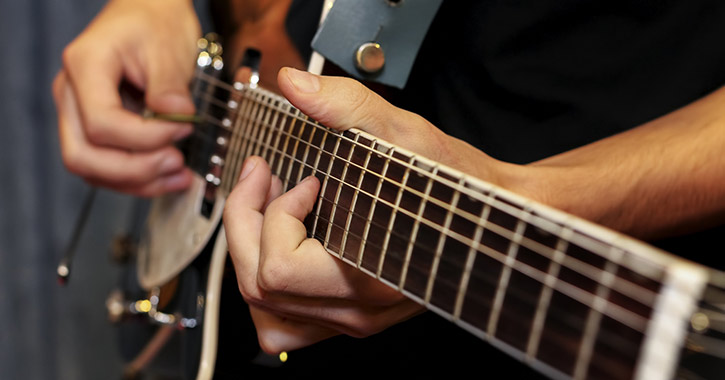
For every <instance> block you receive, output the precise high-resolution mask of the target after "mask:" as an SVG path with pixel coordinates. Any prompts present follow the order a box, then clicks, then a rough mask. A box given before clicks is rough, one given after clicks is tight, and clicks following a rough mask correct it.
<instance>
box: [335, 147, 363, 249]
mask: <svg viewBox="0 0 725 380" xmlns="http://www.w3.org/2000/svg"><path fill="white" fill-rule="evenodd" d="M359 139H360V135H359V134H356V135H355V143H357V142H358V140H359ZM355 148H356V146H355V145H352V147H351V148H350V156H349V157H348V162H346V163H345V170H344V171H343V174H342V180H341V183H344V182H345V177H346V176H347V169H348V168H349V167H350V162H352V153H353V151H354V150H355ZM369 159H370V152H368V153H367V154H366V157H365V165H366V166H367V162H368V160H369ZM364 174H365V172H364V171H362V170H361V171H360V175H359V176H358V178H357V186H356V188H354V190H353V191H354V192H353V195H352V200H351V201H350V209H349V210H348V212H347V217H346V218H345V229H343V230H342V241H341V242H340V258H341V259H343V258H344V255H345V250H346V248H347V235H348V233H349V231H350V224H351V223H352V216H353V215H354V212H353V210H355V205H356V204H357V197H358V195H359V194H360V191H359V190H360V187H361V186H362V180H363V175H364Z"/></svg>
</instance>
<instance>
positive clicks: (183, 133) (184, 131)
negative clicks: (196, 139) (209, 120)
mask: <svg viewBox="0 0 725 380" xmlns="http://www.w3.org/2000/svg"><path fill="white" fill-rule="evenodd" d="M191 131H192V126H191V125H190V124H182V125H180V126H179V130H178V131H176V133H174V137H173V138H174V141H179V140H182V139H183V138H185V137H187V136H189V135H190V134H191Z"/></svg>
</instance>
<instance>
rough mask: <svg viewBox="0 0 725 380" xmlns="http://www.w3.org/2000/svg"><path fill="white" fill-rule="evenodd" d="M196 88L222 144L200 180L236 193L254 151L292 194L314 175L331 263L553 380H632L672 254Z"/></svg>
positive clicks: (414, 159)
mask: <svg viewBox="0 0 725 380" xmlns="http://www.w3.org/2000/svg"><path fill="white" fill-rule="evenodd" d="M198 79H199V80H198V81H197V82H196V85H195V87H194V93H195V95H196V96H197V98H198V104H197V107H198V109H199V113H200V115H201V116H202V117H203V118H204V122H203V123H200V124H199V125H198V126H197V129H196V132H197V133H196V134H195V138H197V139H199V140H200V141H202V140H203V141H207V142H209V141H213V142H214V144H213V145H214V148H213V149H211V152H210V153H209V154H210V155H211V157H212V158H211V161H212V162H213V163H214V164H213V165H210V166H209V167H208V168H211V169H210V170H207V171H208V173H201V174H202V175H206V176H207V178H208V179H209V181H210V183H211V184H212V185H213V186H214V188H215V189H216V191H220V192H222V194H229V192H230V191H231V190H232V187H233V186H234V184H235V183H236V182H237V178H238V176H239V173H240V169H241V164H242V162H243V161H244V159H245V158H247V157H249V156H251V155H259V156H261V157H263V158H264V159H265V160H267V162H268V163H269V165H270V167H271V168H272V171H273V173H274V174H275V175H277V176H278V177H279V178H280V179H281V180H282V182H283V185H284V189H285V190H287V189H289V188H291V187H292V186H294V185H295V184H297V183H298V182H300V181H301V180H302V179H304V178H305V177H307V176H310V175H314V176H316V177H317V178H318V179H319V180H320V183H321V189H320V194H319V199H318V201H317V204H316V205H315V207H314V210H313V212H312V213H311V214H310V215H309V217H308V218H307V219H306V220H305V225H306V226H307V230H308V233H309V235H310V236H312V237H315V238H317V239H318V240H319V241H320V242H321V243H322V244H323V245H324V247H325V248H326V249H327V250H328V251H329V252H330V253H331V254H333V255H335V256H338V257H339V258H340V259H342V260H343V261H345V262H347V263H349V264H350V265H353V266H355V267H357V268H359V269H360V270H362V271H364V272H366V273H368V274H370V275H371V276H373V277H375V278H378V279H379V280H380V281H383V282H385V283H386V284H388V285H390V286H391V287H393V288H395V289H398V290H399V291H401V292H402V293H404V294H405V295H406V296H408V297H409V298H411V299H413V300H415V301H418V302H420V303H421V304H423V305H425V306H426V307H428V308H429V309H430V310H433V311H434V312H436V313H439V314H440V315H442V316H444V317H446V318H448V319H450V320H451V321H453V322H454V323H457V324H458V325H460V326H461V327H463V328H465V329H467V330H468V331H470V332H471V333H473V334H475V335H477V336H479V337H481V338H482V339H484V340H487V341H489V342H491V343H492V344H494V345H497V346H498V347H500V348H501V349H503V350H505V351H507V352H509V353H510V354H512V355H514V356H516V357H518V358H520V359H522V360H524V361H526V362H527V363H528V364H529V365H531V366H533V367H535V368H537V369H539V370H540V371H542V372H543V373H545V374H548V375H550V376H551V377H554V378H618V379H624V378H632V377H634V376H635V372H636V371H637V365H638V360H640V358H641V357H642V355H643V345H644V342H645V340H646V339H645V337H646V333H647V331H648V325H649V323H650V321H651V319H652V318H653V310H655V309H656V305H657V302H658V297H659V294H660V292H661V290H662V289H663V286H665V285H667V281H668V279H667V278H668V269H667V268H668V267H669V265H670V264H671V263H672V261H673V260H675V259H674V258H672V257H670V256H668V255H664V254H661V253H660V252H659V251H657V250H655V249H653V248H651V247H649V246H646V245H645V244H641V243H638V242H635V241H634V240H631V239H628V238H625V237H622V236H621V235H619V234H616V233H614V232H611V231H609V230H605V229H603V228H600V227H598V226H594V225H592V224H590V223H587V222H584V221H581V220H579V219H577V218H575V217H572V216H569V215H566V214H564V213H560V212H558V211H555V210H552V209H550V208H548V207H545V206H542V205H539V204H537V203H534V202H532V201H529V200H527V199H524V198H522V197H519V196H517V195H515V194H512V193H510V192H508V191H506V190H504V189H500V188H497V187H495V186H493V185H491V184H488V183H486V182H484V181H481V180H479V179H476V178H472V177H469V176H466V175H464V174H462V173H459V172H457V171H456V170H453V169H451V168H447V167H445V166H443V165H440V164H437V163H435V162H432V161H430V160H428V159H425V158H423V157H419V156H417V155H415V154H412V153H411V152H408V151H406V150H404V149H401V148H399V147H396V146H394V145H392V144H389V143H386V142H384V141H381V140H379V139H376V138H374V137H373V136H370V135H368V134H366V133H364V132H361V131H358V130H348V131H345V132H343V133H338V132H335V131H333V130H330V129H328V128H326V127H324V126H322V125H320V124H319V123H317V122H315V121H314V120H311V119H309V118H308V117H307V116H305V115H304V114H302V113H301V112H300V111H299V110H297V109H296V108H294V107H293V106H292V105H290V104H289V103H288V102H287V101H286V100H285V99H283V98H282V97H280V96H278V95H276V94H273V93H270V92H268V91H265V90H262V89H260V88H253V87H249V86H242V85H239V84H236V85H235V86H234V87H232V86H228V85H225V84H223V83H220V82H218V81H217V80H216V79H214V78H212V77H210V76H208V75H206V74H200V76H199V78H198ZM220 93H221V94H220ZM200 146H201V145H200ZM209 150H210V149H208V148H207V149H206V151H209ZM208 157H209V155H207V156H205V158H204V159H203V160H202V161H204V160H207V159H208ZM693 302H694V301H693ZM663 359H669V358H668V357H663Z"/></svg>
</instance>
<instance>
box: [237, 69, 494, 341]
mask: <svg viewBox="0 0 725 380" xmlns="http://www.w3.org/2000/svg"><path fill="white" fill-rule="evenodd" d="M278 82H279V87H280V89H281V90H282V92H283V94H284V95H285V96H286V97H287V98H288V99H289V100H290V102H291V103H292V104H294V105H295V106H296V107H298V108H299V109H300V110H301V111H303V112H304V113H305V114H307V115H309V116H310V117H312V118H313V119H315V120H317V121H319V122H320V123H322V124H323V125H326V126H329V127H331V128H334V129H336V130H340V131H342V130H346V129H348V128H351V127H359V128H360V129H362V130H365V131H366V132H368V133H370V134H372V135H375V136H377V137H380V138H383V139H385V140H387V141H389V142H391V143H394V144H396V145H398V146H402V147H404V148H407V149H409V150H411V151H413V152H417V153H419V154H423V155H425V156H427V157H429V158H432V159H436V160H440V161H441V162H444V163H448V164H449V165H452V166H457V167H458V168H460V169H463V170H472V169H473V168H474V167H475V168H478V170H479V171H480V170H483V169H484V165H482V164H481V163H483V162H484V161H486V164H487V165H491V164H493V162H494V160H493V159H491V158H490V157H488V156H486V155H484V154H483V153H482V152H480V151H477V150H474V149H473V148H472V147H470V146H468V145H467V144H464V143H463V142H460V141H459V140H455V139H453V138H451V137H449V136H446V135H445V134H443V133H442V132H441V131H440V130H438V129H437V128H435V127H434V126H433V125H432V124H430V123H429V122H427V121H426V120H424V119H423V118H421V117H420V116H418V115H415V114H413V113H410V112H407V111H403V110H401V109H399V108H396V107H394V106H392V105H390V104H389V103H387V102H386V101H385V100H384V99H382V98H380V97H379V96H378V95H376V94H375V93H373V92H371V91H370V90H368V89H367V88H365V87H364V86H362V85H361V84H360V83H358V82H356V81H354V80H352V79H348V78H334V77H318V76H315V75H312V74H308V73H305V72H301V71H297V70H294V69H283V70H282V71H280V74H279V76H278ZM469 149H470V150H469ZM452 152H456V154H451V153H452ZM474 153H476V158H475V159H476V160H477V161H476V162H470V161H468V159H467V157H466V156H465V155H467V154H474ZM472 159H473V158H472ZM464 162H465V163H466V164H467V165H461V163H464ZM476 163H478V165H475V164H476ZM462 166H463V167H462ZM319 187H320V184H319V181H318V180H317V179H316V178H314V177H309V178H307V179H306V180H303V181H302V182H301V183H300V184H298V185H297V186H296V187H295V188H293V189H291V190H290V191H289V192H287V193H285V194H282V193H281V188H282V185H281V182H280V180H279V179H278V178H277V177H275V176H273V175H272V174H271V171H270V168H269V166H268V165H267V163H266V162H265V161H264V160H263V159H262V158H260V157H251V158H249V159H247V161H246V162H245V164H244V166H243V169H242V173H241V175H240V181H239V183H238V184H237V186H236V187H235V189H234V191H233V192H232V193H231V195H230V196H229V198H228V200H227V204H226V207H225V213H224V223H225V227H226V236H227V241H228V243H229V247H230V252H231V255H232V258H233V262H234V265H235V268H236V272H237V279H238V283H239V289H240V291H241V293H242V295H243V296H244V298H245V299H246V300H247V302H248V303H249V305H250V308H251V313H252V317H253V320H254V322H255V326H256V328H257V332H258V336H259V341H260V344H261V346H262V348H263V349H264V350H265V351H267V352H270V353H277V352H280V351H284V350H293V349H296V348H300V347H304V346H307V345H310V344H312V343H315V342H317V341H319V340H322V339H325V338H328V337H330V336H333V335H336V334H341V333H344V334H348V335H352V336H357V337H363V336H369V335H371V334H374V333H377V332H379V331H381V330H383V329H385V328H387V327H389V326H391V325H393V324H395V323H398V322H400V321H403V320H405V319H407V318H410V317H411V316H413V315H415V314H416V313H419V312H420V311H422V307H421V306H419V305H417V304H415V303H413V302H412V301H409V300H406V299H405V298H404V297H403V296H402V295H401V294H400V293H398V292H397V291H395V290H393V289H391V288H389V287H387V286H386V285H383V284H381V283H379V282H378V281H377V280H375V279H373V278H371V277H370V276H369V275H367V274H364V273H362V272H359V271H358V270H357V269H355V268H352V267H351V266H349V265H348V264H345V263H343V262H342V261H340V260H338V259H337V258H334V257H333V256H332V255H330V254H329V253H327V252H326V251H325V249H324V248H323V246H322V245H321V244H320V242H318V241H317V240H314V239H310V238H307V235H306V229H305V226H304V225H303V223H302V221H303V219H304V218H305V216H306V215H307V214H309V213H310V211H311V210H312V207H313V205H314V203H315V201H316V199H317V194H318V191H319Z"/></svg>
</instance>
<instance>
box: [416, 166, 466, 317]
mask: <svg viewBox="0 0 725 380" xmlns="http://www.w3.org/2000/svg"><path fill="white" fill-rule="evenodd" d="M463 180H464V179H463V178H461V179H460V181H461V182H463ZM460 197H461V193H460V192H459V191H455V192H454V193H453V199H452V200H451V204H450V205H449V206H448V207H447V210H446V219H445V221H444V222H443V230H442V231H441V235H440V237H439V238H438V246H437V247H436V250H435V256H434V257H433V264H432V265H431V269H430V277H429V278H428V284H427V286H426V290H425V303H430V298H431V296H432V294H433V283H434V281H433V280H434V279H435V276H436V274H437V273H438V265H439V262H440V258H441V255H442V254H443V246H444V245H445V243H446V237H447V233H448V231H449V229H450V226H451V221H452V220H453V209H455V208H456V206H458V199H459V198H460Z"/></svg>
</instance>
